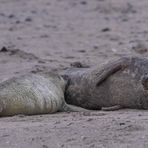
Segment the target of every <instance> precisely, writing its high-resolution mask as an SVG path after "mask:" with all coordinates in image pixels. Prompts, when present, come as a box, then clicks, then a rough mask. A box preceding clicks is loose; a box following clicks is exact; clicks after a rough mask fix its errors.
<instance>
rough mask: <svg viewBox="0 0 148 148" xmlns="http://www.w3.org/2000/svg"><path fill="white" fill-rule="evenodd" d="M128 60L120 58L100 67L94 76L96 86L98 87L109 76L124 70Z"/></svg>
mask: <svg viewBox="0 0 148 148" xmlns="http://www.w3.org/2000/svg"><path fill="white" fill-rule="evenodd" d="M127 62H128V58H121V59H119V60H117V61H114V62H111V63H108V64H106V65H103V66H102V69H101V70H100V71H99V72H98V73H97V74H96V77H97V79H96V81H97V84H96V86H99V85H100V84H101V83H102V82H103V81H104V80H106V79H107V78H108V77H109V76H111V75H112V74H114V73H116V72H117V71H119V70H121V69H123V68H125V67H126V66H127Z"/></svg>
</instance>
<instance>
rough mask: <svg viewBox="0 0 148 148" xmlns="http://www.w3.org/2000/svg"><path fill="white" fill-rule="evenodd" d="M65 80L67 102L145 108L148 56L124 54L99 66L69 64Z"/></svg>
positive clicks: (90, 106) (108, 107) (93, 106)
mask: <svg viewBox="0 0 148 148" xmlns="http://www.w3.org/2000/svg"><path fill="white" fill-rule="evenodd" d="M62 76H63V78H64V79H65V80H66V81H67V86H66V91H65V99H66V101H67V103H70V104H73V105H77V106H80V107H83V108H86V109H93V110H99V109H103V110H116V109H119V108H134V109H148V59H145V58H138V57H123V58H120V59H118V60H115V61H110V62H108V63H107V64H103V65H101V66H99V67H93V68H72V69H67V70H66V71H64V72H63V73H62Z"/></svg>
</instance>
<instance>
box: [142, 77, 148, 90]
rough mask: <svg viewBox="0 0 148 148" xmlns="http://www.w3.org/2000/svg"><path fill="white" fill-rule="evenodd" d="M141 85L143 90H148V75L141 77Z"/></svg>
mask: <svg viewBox="0 0 148 148" xmlns="http://www.w3.org/2000/svg"><path fill="white" fill-rule="evenodd" d="M141 83H142V85H143V88H144V89H145V90H148V75H145V76H143V77H142V80H141Z"/></svg>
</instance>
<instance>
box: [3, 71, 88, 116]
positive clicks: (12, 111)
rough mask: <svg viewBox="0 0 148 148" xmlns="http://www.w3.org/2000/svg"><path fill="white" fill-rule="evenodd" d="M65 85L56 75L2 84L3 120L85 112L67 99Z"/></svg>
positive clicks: (45, 75) (22, 77)
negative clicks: (10, 117) (23, 116)
mask: <svg viewBox="0 0 148 148" xmlns="http://www.w3.org/2000/svg"><path fill="white" fill-rule="evenodd" d="M64 90H65V82H64V80H63V78H62V77H61V76H59V75H57V74H54V73H46V74H31V73H29V74H26V75H21V76H18V77H15V78H11V79H8V80H6V81H4V82H2V83H0V116H12V115H17V114H25V115H34V114H47V113H54V112H57V111H84V110H85V109H82V108H79V107H75V106H71V105H68V104H67V103H66V102H65V99H64Z"/></svg>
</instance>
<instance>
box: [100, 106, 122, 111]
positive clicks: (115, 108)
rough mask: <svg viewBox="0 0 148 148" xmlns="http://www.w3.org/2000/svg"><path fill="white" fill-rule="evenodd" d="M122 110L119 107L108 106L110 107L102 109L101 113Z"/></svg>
mask: <svg viewBox="0 0 148 148" xmlns="http://www.w3.org/2000/svg"><path fill="white" fill-rule="evenodd" d="M122 108H123V107H122V106H121V105H115V106H110V107H102V108H101V110H102V111H115V110H119V109H122Z"/></svg>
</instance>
